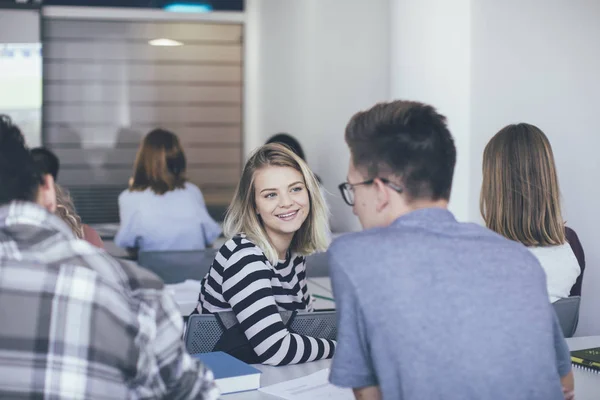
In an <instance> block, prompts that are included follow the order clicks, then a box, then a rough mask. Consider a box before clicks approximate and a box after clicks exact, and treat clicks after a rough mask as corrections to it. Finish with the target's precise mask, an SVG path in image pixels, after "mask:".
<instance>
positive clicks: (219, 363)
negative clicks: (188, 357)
mask: <svg viewBox="0 0 600 400" xmlns="http://www.w3.org/2000/svg"><path fill="white" fill-rule="evenodd" d="M192 357H195V358H197V359H199V360H200V361H202V363H203V364H204V365H206V366H207V367H208V368H210V369H211V370H212V372H213V374H214V376H215V383H216V384H217V387H218V388H219V390H220V391H221V394H227V393H236V392H245V391H247V390H256V389H258V388H260V374H261V372H260V370H258V369H256V368H254V367H251V366H250V365H248V364H246V363H245V362H242V361H240V360H238V359H237V358H235V357H232V356H230V355H229V354H227V353H223V352H222V351H217V352H214V353H200V354H192Z"/></svg>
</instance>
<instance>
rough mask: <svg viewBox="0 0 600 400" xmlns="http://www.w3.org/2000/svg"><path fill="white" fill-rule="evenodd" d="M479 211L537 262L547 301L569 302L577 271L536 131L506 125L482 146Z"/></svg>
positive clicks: (550, 161)
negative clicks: (545, 285)
mask: <svg viewBox="0 0 600 400" xmlns="http://www.w3.org/2000/svg"><path fill="white" fill-rule="evenodd" d="M480 207H481V214H482V215H483V218H484V220H485V223H486V225H487V227H488V228H489V229H491V230H493V231H495V232H497V233H499V234H501V235H503V236H505V237H507V238H509V239H511V240H514V241H517V242H521V243H523V244H524V245H525V246H527V247H528V248H529V250H531V252H532V253H533V254H534V255H535V256H536V257H537V259H538V260H539V262H540V264H541V266H542V268H543V269H544V271H545V272H546V280H547V286H548V295H549V297H550V301H551V302H555V301H556V300H558V299H561V298H565V297H569V293H570V291H571V288H572V287H573V285H574V284H575V281H576V280H577V277H578V276H579V274H580V271H581V270H580V267H579V264H578V262H577V258H576V257H575V254H574V253H573V251H572V249H571V246H569V243H568V242H567V240H566V237H565V222H564V220H563V218H562V215H561V207H560V190H559V186H558V178H557V174H556V167H555V165H554V155H553V153H552V147H551V146H550V142H549V141H548V138H547V137H546V135H545V134H544V133H543V132H542V131H541V130H540V129H539V128H537V127H536V126H533V125H530V124H525V123H521V124H516V125H508V126H506V127H505V128H503V129H502V130H500V131H499V132H498V133H497V134H496V135H495V136H494V137H493V138H492V139H491V140H490V142H489V143H488V144H487V146H486V148H485V151H484V153H483V184H482V188H481V199H480Z"/></svg>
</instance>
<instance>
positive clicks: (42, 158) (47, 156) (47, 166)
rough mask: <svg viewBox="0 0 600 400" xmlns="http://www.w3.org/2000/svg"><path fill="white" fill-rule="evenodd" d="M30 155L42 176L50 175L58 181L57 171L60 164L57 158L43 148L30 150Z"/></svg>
mask: <svg viewBox="0 0 600 400" xmlns="http://www.w3.org/2000/svg"><path fill="white" fill-rule="evenodd" d="M31 155H32V156H33V160H34V161H35V164H36V165H37V167H38V168H39V169H40V171H41V172H42V173H43V174H50V175H52V177H53V178H54V180H55V181H56V179H58V170H59V168H60V162H59V161H58V157H56V155H55V154H54V153H53V152H51V151H50V150H48V149H47V148H45V147H36V148H34V149H31Z"/></svg>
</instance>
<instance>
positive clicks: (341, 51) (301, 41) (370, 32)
mask: <svg viewBox="0 0 600 400" xmlns="http://www.w3.org/2000/svg"><path fill="white" fill-rule="evenodd" d="M388 21H389V1H388V0H376V1H375V0H374V1H370V2H369V4H368V6H367V5H366V3H364V2H359V1H346V0H327V1H322V0H301V1H281V0H249V1H247V2H246V33H245V44H246V56H245V60H246V65H245V67H246V70H245V81H246V88H245V90H246V95H245V104H246V115H245V119H244V121H245V141H246V142H245V146H244V147H245V150H246V152H248V151H250V150H252V149H254V148H256V147H257V146H259V145H261V144H263V143H264V141H265V140H266V139H268V137H269V136H271V135H273V134H275V133H277V132H282V131H283V132H288V133H290V134H292V135H294V136H296V137H297V138H298V139H299V140H300V142H301V144H302V146H303V147H304V149H305V152H306V153H307V161H308V163H309V165H310V166H311V167H312V169H313V170H314V171H315V172H316V173H317V174H318V175H319V176H320V177H321V178H322V180H323V182H324V183H325V186H326V188H327V190H328V191H329V192H330V193H331V195H330V196H328V201H329V203H330V205H331V208H332V212H333V218H332V228H333V229H334V230H353V229H358V228H359V225H358V221H357V219H356V217H354V215H352V210H351V208H350V207H348V206H346V205H345V204H344V203H343V201H342V199H341V198H340V196H339V195H338V189H337V185H338V184H339V183H341V182H343V181H345V180H346V171H347V166H348V160H349V152H348V150H347V148H346V144H345V143H344V127H345V125H346V123H347V122H348V120H349V119H350V117H351V116H352V115H353V114H354V113H355V112H357V111H359V110H361V109H365V108H368V107H370V106H372V105H373V104H375V103H376V102H378V101H385V100H387V99H388V98H389V65H390V64H389V59H390V55H389V37H390V35H389V23H388Z"/></svg>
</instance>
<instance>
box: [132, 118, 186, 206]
mask: <svg viewBox="0 0 600 400" xmlns="http://www.w3.org/2000/svg"><path fill="white" fill-rule="evenodd" d="M185 169H186V160H185V154H184V153H183V148H182V147H181V144H179V139H178V138H177V135H175V134H174V133H173V132H169V131H167V130H164V129H155V130H153V131H151V132H150V133H148V134H147V135H146V137H145V138H144V140H142V143H141V145H140V148H139V150H138V153H137V157H136V159H135V164H134V166H133V183H132V185H131V187H130V190H132V191H143V190H146V189H147V188H150V189H151V190H152V191H153V192H154V193H156V194H165V193H166V192H169V191H171V190H175V189H182V188H183V187H184V186H185V182H186V178H185Z"/></svg>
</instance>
